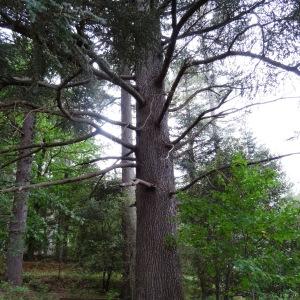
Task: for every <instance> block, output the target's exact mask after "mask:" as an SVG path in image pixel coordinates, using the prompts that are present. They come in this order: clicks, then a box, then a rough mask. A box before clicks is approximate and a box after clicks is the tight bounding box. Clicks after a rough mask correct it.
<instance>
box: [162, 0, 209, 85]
mask: <svg viewBox="0 0 300 300" xmlns="http://www.w3.org/2000/svg"><path fill="white" fill-rule="evenodd" d="M207 2H208V0H199V1H196V2H195V3H194V4H193V5H192V6H191V7H190V8H189V9H188V10H187V11H186V12H185V14H184V15H183V16H182V17H181V19H180V20H179V22H178V23H177V25H176V26H175V27H173V31H172V35H171V37H170V43H169V46H168V48H167V52H166V55H165V60H164V62H163V66H162V68H161V72H160V74H159V76H158V78H157V80H156V82H157V83H158V84H159V83H161V82H162V81H163V80H164V79H165V77H166V75H167V72H168V69H169V66H170V64H171V61H172V56H173V53H174V50H175V46H176V41H177V37H178V35H179V32H180V30H181V29H182V27H183V26H184V25H185V23H186V22H187V21H188V20H189V18H190V17H191V16H192V15H193V14H194V13H195V12H196V11H197V10H198V9H199V8H200V7H201V6H203V5H204V4H206V3H207Z"/></svg>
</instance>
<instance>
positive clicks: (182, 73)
mask: <svg viewBox="0 0 300 300" xmlns="http://www.w3.org/2000/svg"><path fill="white" fill-rule="evenodd" d="M186 69H187V64H186V62H184V63H183V65H182V67H181V68H180V71H179V72H178V74H177V76H176V78H175V80H174V82H173V84H172V86H171V89H170V92H169V94H168V97H167V99H166V102H165V103H164V106H163V109H162V111H161V113H160V115H159V117H158V120H157V124H158V125H159V124H160V123H161V121H162V120H163V118H164V115H165V113H166V112H167V111H168V108H169V106H170V104H171V101H172V99H173V96H174V93H175V91H176V88H177V86H178V85H179V82H180V80H181V78H182V76H183V75H184V73H185V71H186Z"/></svg>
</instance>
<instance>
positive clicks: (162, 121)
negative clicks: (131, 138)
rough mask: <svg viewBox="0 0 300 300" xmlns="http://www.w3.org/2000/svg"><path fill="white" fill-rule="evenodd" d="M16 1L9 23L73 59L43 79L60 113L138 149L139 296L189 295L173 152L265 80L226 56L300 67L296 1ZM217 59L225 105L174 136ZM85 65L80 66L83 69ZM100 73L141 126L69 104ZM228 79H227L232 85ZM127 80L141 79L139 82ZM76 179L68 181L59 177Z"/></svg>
mask: <svg viewBox="0 0 300 300" xmlns="http://www.w3.org/2000/svg"><path fill="white" fill-rule="evenodd" d="M9 4H12V5H11V6H8V5H7V4H6V3H5V4H4V5H2V7H1V19H0V24H1V27H2V28H9V29H11V30H13V31H15V32H17V33H18V34H21V35H23V36H25V37H26V38H29V39H32V38H33V37H38V41H39V43H40V44H41V45H43V52H44V53H45V54H47V55H48V56H49V53H50V56H51V57H52V58H54V59H56V60H57V61H58V62H60V64H62V65H65V66H67V65H68V64H67V62H68V63H69V65H71V64H72V67H73V69H72V68H66V69H62V68H60V69H59V68H56V70H55V71H56V72H57V73H58V74H59V75H61V78H63V80H62V82H61V84H58V85H56V84H52V83H51V84H49V82H47V80H46V78H44V80H40V81H38V82H37V84H38V85H39V86H41V87H43V88H46V89H51V90H54V92H55V93H56V94H57V95H56V98H55V99H56V103H57V106H58V107H59V109H60V113H61V114H63V115H65V116H66V117H67V118H68V119H69V120H70V121H73V122H79V123H83V124H87V125H88V126H90V127H91V128H94V130H95V131H96V133H97V134H100V135H102V136H104V137H106V138H109V139H111V140H113V141H114V142H116V143H118V144H121V145H123V146H125V147H127V148H128V149H130V150H132V151H133V152H134V153H135V156H136V176H137V180H135V182H134V183H133V184H136V185H137V186H136V195H137V250H136V273H137V274H138V276H136V299H182V298H183V292H182V287H181V271H180V266H179V259H178V251H177V249H176V247H170V245H169V243H168V242H166V241H170V240H171V239H173V238H174V237H175V235H176V224H175V223H174V222H173V219H174V216H175V215H176V201H175V197H174V194H175V185H174V174H173V154H174V151H175V150H178V149H180V144H181V143H184V141H185V139H186V138H187V136H188V134H189V133H190V132H191V130H192V129H193V128H194V127H195V126H196V125H197V124H199V122H200V121H201V120H203V119H207V118H212V117H211V116H209V117H208V114H209V113H210V112H211V111H216V112H218V113H216V114H215V115H214V117H219V116H224V115H226V112H224V111H223V112H222V111H221V112H220V111H218V109H219V108H221V107H222V105H223V104H224V103H226V102H227V101H229V95H230V92H231V91H232V90H236V91H238V90H243V91H244V90H245V88H246V87H248V83H250V82H251V81H250V79H254V81H253V82H254V84H253V85H254V86H257V85H258V84H257V80H255V76H256V74H257V73H256V72H254V70H253V68H251V67H252V66H250V67H249V70H239V69H238V68H236V70H235V71H234V70H233V69H234V68H230V65H229V64H227V63H226V61H229V62H230V64H231V65H232V66H234V67H235V65H236V62H237V60H236V58H237V57H245V58H248V59H250V61H252V60H253V61H259V62H261V63H262V64H263V66H264V69H263V68H256V69H255V70H256V71H262V70H266V72H264V73H265V74H272V75H274V74H275V73H276V71H274V68H276V70H283V71H288V72H292V73H294V74H297V75H299V74H300V71H299V64H298V62H297V61H296V59H297V57H295V54H296V53H297V51H296V49H295V48H296V47H297V39H298V37H299V34H298V33H299V22H298V19H297V17H296V12H297V9H298V4H297V1H292V0H289V1H288V2H286V1H272V2H270V1H266V0H261V1H250V2H249V1H235V2H229V1H207V0H199V1H180V2H179V1H147V0H145V1H136V2H128V1H118V2H115V1H103V2H101V3H98V2H97V3H94V2H91V3H86V2H82V3H81V2H80V1H79V2H78V1H70V2H69V3H66V2H62V3H61V2H60V1H51V2H48V1H28V2H25V3H24V4H22V5H20V4H15V3H9ZM192 40H194V41H195V43H196V45H195V46H192V44H191V41H192ZM198 44H201V47H198V46H197V45H198ZM182 48H186V51H183V50H182ZM124 57H125V58H126V59H127V61H128V66H129V68H130V70H131V71H132V74H131V76H130V77H129V78H128V76H124V75H123V74H120V73H119V72H118V70H120V69H118V67H119V66H120V63H119V62H120V61H123V62H124ZM212 64H213V65H215V69H218V70H219V71H220V73H219V75H218V76H219V78H218V80H217V84H216V85H213V86H210V87H208V88H210V89H212V90H214V91H215V92H217V93H218V94H219V95H220V96H219V98H218V99H217V104H216V105H215V106H214V107H211V108H207V107H206V106H205V105H204V106H203V107H202V108H201V110H200V111H199V114H198V117H197V118H196V119H195V120H194V121H193V122H192V123H191V124H189V125H188V126H187V128H186V129H184V130H183V131H182V132H181V133H179V134H177V136H176V138H175V139H174V140H170V136H169V126H168V110H169V107H170V104H171V102H172V99H173V96H174V94H175V92H176V91H177V90H178V88H180V84H181V80H182V79H183V78H184V77H185V76H188V75H191V74H193V73H200V74H203V73H205V72H206V71H207V69H208V68H210V66H211V65H212ZM96 65H97V67H96ZM178 65H180V67H179V71H177V72H176V69H177V70H178ZM266 66H268V67H266ZM176 67H177V68H176ZM76 68H77V70H78V71H74V69H76ZM173 70H174V73H173V74H174V77H173V78H174V79H173V80H172V83H171V84H170V89H169V90H167V89H166V78H167V75H168V76H169V75H171V72H172V71H173ZM247 71H248V72H247ZM70 73H71V74H70ZM226 76H228V77H226ZM91 77H93V78H96V79H97V80H100V81H104V82H109V83H112V84H114V85H115V86H118V87H121V88H123V89H124V90H126V91H127V92H128V93H130V94H131V95H132V97H133V98H134V99H135V100H136V103H137V104H136V120H137V124H136V127H135V126H133V125H132V124H130V125H128V124H124V123H122V122H114V121H113V120H109V119H107V118H104V117H103V116H96V115H95V114H92V113H91V112H90V111H81V112H78V111H77V112H76V111H72V103H70V106H71V107H70V109H69V108H68V107H67V106H66V105H65V103H64V101H63V98H62V95H63V94H64V90H68V89H72V87H74V85H81V84H86V82H88V81H91ZM170 77H171V76H170ZM224 78H228V79H226V83H225V84H224V80H223V79H224ZM265 78H267V77H265ZM124 79H131V80H134V81H135V84H131V83H128V82H126V81H125V80H124ZM260 81H262V80H260ZM1 82H2V85H3V86H4V87H5V88H7V87H8V86H10V85H28V84H29V85H30V84H31V82H32V78H16V77H14V76H13V75H12V76H9V77H8V78H7V77H4V76H2V78H1ZM268 83H270V81H269V80H268ZM200 85H201V83H200V82H199V88H198V94H199V93H201V91H203V90H207V88H205V87H203V86H200ZM73 104H74V103H73ZM19 105H24V103H23V104H20V103H19ZM26 105H28V104H26ZM97 117H98V119H99V117H100V119H101V118H102V120H103V119H104V120H106V121H108V122H111V123H115V124H118V125H120V126H122V127H124V126H127V127H128V128H131V129H133V130H135V131H136V144H135V145H133V144H131V143H125V142H124V141H122V140H121V139H119V138H118V137H116V136H114V135H112V134H111V133H109V132H106V131H105V130H103V129H102V128H101V127H100V126H99V125H98V124H97V121H93V120H92V118H97ZM125 166H127V167H128V166H129V164H126V165H124V164H116V165H114V166H112V167H111V168H108V169H107V170H111V169H112V168H118V167H125ZM107 170H105V171H102V172H100V174H103V172H107ZM93 175H94V176H96V175H99V173H97V174H93ZM90 176H92V175H88V176H83V177H80V178H77V179H74V180H81V179H83V178H87V177H88V178H90ZM70 181H71V179H69V180H63V179H62V180H61V181H60V183H66V182H70ZM51 184H52V183H47V184H44V185H41V184H40V185H33V186H32V188H33V187H41V186H47V185H51ZM56 184H58V182H56ZM26 188H29V186H27V187H26ZM145 270H146V271H145Z"/></svg>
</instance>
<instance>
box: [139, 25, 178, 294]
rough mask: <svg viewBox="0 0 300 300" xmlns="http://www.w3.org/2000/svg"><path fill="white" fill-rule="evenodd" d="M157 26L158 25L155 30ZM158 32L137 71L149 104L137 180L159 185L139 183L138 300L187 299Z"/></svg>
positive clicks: (142, 110) (143, 112) (142, 122)
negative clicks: (183, 289) (177, 230)
mask: <svg viewBox="0 0 300 300" xmlns="http://www.w3.org/2000/svg"><path fill="white" fill-rule="evenodd" d="M158 24H159V20H157V23H156V24H154V27H155V25H156V27H158ZM154 30H155V29H154ZM157 32H158V34H157V43H156V45H155V44H154V45H151V49H149V47H148V49H147V50H148V51H144V54H143V55H141V57H140V58H139V64H138V65H137V67H136V82H137V88H138V90H139V92H140V94H141V95H142V96H143V98H144V99H145V102H146V103H145V105H138V106H137V127H138V128H139V130H138V131H137V151H136V157H137V168H136V176H137V178H139V179H142V180H144V181H147V182H150V183H153V184H154V185H155V188H149V187H146V186H144V185H141V184H138V185H137V189H136V196H137V241H136V274H138V275H137V277H136V287H135V288H136V292H135V295H136V300H148V299H149V300H150V299H151V300H168V299H170V300H171V299H172V300H177V299H183V292H182V286H181V270H180V264H179V257H178V251H177V247H176V223H175V220H174V217H175V215H176V202H175V198H174V197H173V196H171V195H170V193H171V192H172V191H174V189H175V187H174V173H173V161H172V156H171V155H170V150H171V147H170V142H169V128H168V123H167V114H166V115H165V117H164V118H163V120H162V122H161V123H160V124H158V123H157V119H158V117H159V115H160V113H161V111H162V108H163V105H164V102H165V101H166V99H165V91H164V84H163V83H162V82H157V78H158V75H159V73H160V70H161V66H162V50H161V46H160V33H159V29H158V30H157Z"/></svg>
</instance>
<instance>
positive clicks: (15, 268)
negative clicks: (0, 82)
mask: <svg viewBox="0 0 300 300" xmlns="http://www.w3.org/2000/svg"><path fill="white" fill-rule="evenodd" d="M34 123H35V121H34V114H33V113H28V114H26V116H25V120H24V123H23V128H22V138H21V141H20V146H21V147H23V146H26V145H29V144H32V142H33V135H34ZM28 153H30V149H25V150H21V151H20V152H19V156H25V155H27V154H28ZM31 167H32V156H28V157H25V158H23V159H21V160H19V161H18V163H17V174H16V186H23V185H26V184H28V183H29V181H30V173H31ZM27 198H28V191H27V190H22V191H16V192H15V193H14V200H13V208H12V215H11V219H10V223H9V229H8V244H7V256H6V279H7V281H9V282H10V283H12V284H13V285H21V284H22V265H23V253H24V235H25V230H26V219H27Z"/></svg>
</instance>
